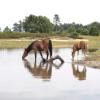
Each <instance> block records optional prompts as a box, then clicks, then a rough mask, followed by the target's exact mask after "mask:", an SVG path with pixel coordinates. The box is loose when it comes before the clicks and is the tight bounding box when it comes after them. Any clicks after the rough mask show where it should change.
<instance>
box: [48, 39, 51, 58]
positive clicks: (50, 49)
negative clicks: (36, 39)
mask: <svg viewBox="0 0 100 100" xmlns="http://www.w3.org/2000/svg"><path fill="white" fill-rule="evenodd" d="M48 48H49V52H50V58H51V57H52V41H51V40H49V47H48Z"/></svg>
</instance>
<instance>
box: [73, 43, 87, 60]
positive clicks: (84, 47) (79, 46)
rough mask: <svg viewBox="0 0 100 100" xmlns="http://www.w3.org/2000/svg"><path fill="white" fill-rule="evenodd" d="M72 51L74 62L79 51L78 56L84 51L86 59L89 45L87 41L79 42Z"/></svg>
mask: <svg viewBox="0 0 100 100" xmlns="http://www.w3.org/2000/svg"><path fill="white" fill-rule="evenodd" d="M72 49H73V50H72V60H74V56H75V52H76V51H77V54H78V53H79V50H82V52H83V54H84V56H85V57H86V52H87V43H86V42H85V41H79V42H77V43H75V44H74V45H73V48H72Z"/></svg>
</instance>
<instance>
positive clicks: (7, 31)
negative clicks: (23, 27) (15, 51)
mask: <svg viewBox="0 0 100 100" xmlns="http://www.w3.org/2000/svg"><path fill="white" fill-rule="evenodd" d="M3 32H5V33H11V29H10V28H9V27H8V26H6V27H5V28H4V30H3Z"/></svg>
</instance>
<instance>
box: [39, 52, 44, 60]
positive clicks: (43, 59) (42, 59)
mask: <svg viewBox="0 0 100 100" xmlns="http://www.w3.org/2000/svg"><path fill="white" fill-rule="evenodd" d="M40 55H41V57H42V60H43V61H44V62H45V59H44V58H43V55H42V52H41V51H40Z"/></svg>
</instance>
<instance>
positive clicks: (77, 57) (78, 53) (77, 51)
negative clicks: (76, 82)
mask: <svg viewBox="0 0 100 100" xmlns="http://www.w3.org/2000/svg"><path fill="white" fill-rule="evenodd" d="M78 55H79V51H77V60H78Z"/></svg>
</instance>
